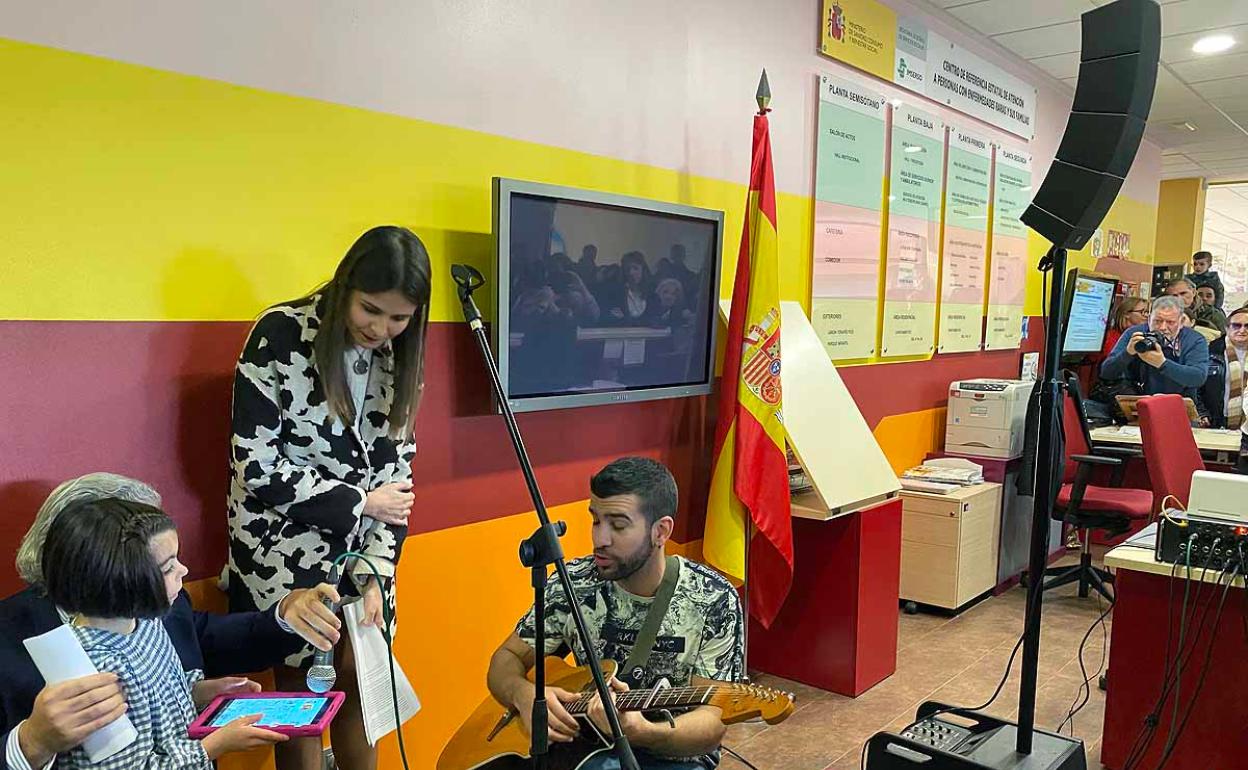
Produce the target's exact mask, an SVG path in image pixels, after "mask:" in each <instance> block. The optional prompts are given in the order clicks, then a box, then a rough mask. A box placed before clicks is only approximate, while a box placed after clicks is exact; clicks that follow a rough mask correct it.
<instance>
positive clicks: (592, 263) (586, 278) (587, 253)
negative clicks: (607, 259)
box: [576, 243, 598, 290]
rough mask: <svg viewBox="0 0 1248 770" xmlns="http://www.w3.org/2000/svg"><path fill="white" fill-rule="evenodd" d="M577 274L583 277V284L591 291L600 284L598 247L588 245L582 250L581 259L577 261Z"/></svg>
mask: <svg viewBox="0 0 1248 770" xmlns="http://www.w3.org/2000/svg"><path fill="white" fill-rule="evenodd" d="M576 274H577V275H579V276H580V277H581V282H582V283H584V284H585V285H586V286H588V287H589V288H590V289H591V290H592V289H594V288H595V285H596V284H597V283H598V247H597V246H595V245H594V244H592V243H590V244H586V245H585V247H584V248H583V249H581V258H580V259H578V260H577V261H576Z"/></svg>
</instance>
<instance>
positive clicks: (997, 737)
mask: <svg viewBox="0 0 1248 770" xmlns="http://www.w3.org/2000/svg"><path fill="white" fill-rule="evenodd" d="M927 715H931V716H927ZM1031 741H1032V744H1031V753H1030V754H1020V753H1019V752H1018V751H1017V746H1016V744H1017V742H1018V725H1016V724H1014V723H1013V722H1007V721H1005V720H1002V719H997V718H995V717H990V716H988V715H986V714H980V713H978V712H975V711H971V710H969V709H951V708H950V707H949V706H946V705H944V704H942V703H936V702H934V701H929V702H927V703H924V704H923V705H922V706H920V707H919V712H918V721H917V722H916V723H915V724H914V725H912V726H910V727H908V728H906V729H905V730H903V731H902V732H901V733H898V734H892V733H877V734H875V735H873V736H872V737H871V739H870V740H868V741H867V762H866V764H865V765H864V767H869V768H871V770H916V768H922V770H1087V767H1088V763H1087V758H1086V757H1085V756H1084V751H1083V742H1082V741H1080V740H1079V739H1078V738H1071V737H1069V736H1065V735H1058V734H1057V733H1051V732H1048V731H1047V730H1035V731H1033V732H1032V738H1031ZM946 747H947V748H946Z"/></svg>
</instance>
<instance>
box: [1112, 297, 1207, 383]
mask: <svg viewBox="0 0 1248 770" xmlns="http://www.w3.org/2000/svg"><path fill="white" fill-rule="evenodd" d="M1208 372H1209V343H1208V342H1206V341H1205V338H1204V337H1202V336H1201V335H1200V334H1199V333H1197V332H1195V331H1193V330H1192V329H1190V328H1186V327H1184V326H1183V300H1182V299H1180V298H1179V297H1174V296H1166V297H1159V298H1157V299H1156V300H1154V301H1153V307H1152V312H1151V313H1150V314H1149V318H1148V323H1147V324H1137V325H1135V326H1132V327H1131V328H1129V329H1127V330H1126V331H1124V332H1123V333H1122V338H1121V339H1120V340H1118V344H1117V345H1115V346H1114V349H1113V352H1111V353H1110V354H1109V358H1106V359H1105V362H1104V363H1103V364H1101V377H1103V378H1105V379H1117V378H1119V377H1124V376H1125V377H1127V378H1129V379H1130V380H1131V381H1132V382H1134V383H1136V384H1137V385H1138V386H1139V387H1140V392H1141V393H1142V394H1144V395H1146V396H1153V395H1157V394H1159V393H1178V394H1180V395H1182V396H1186V397H1187V398H1190V399H1192V401H1193V402H1196V401H1197V390H1198V389H1199V388H1200V386H1201V385H1203V384H1204V383H1205V377H1206V376H1207V375H1208Z"/></svg>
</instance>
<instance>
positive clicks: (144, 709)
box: [43, 498, 287, 770]
mask: <svg viewBox="0 0 1248 770" xmlns="http://www.w3.org/2000/svg"><path fill="white" fill-rule="evenodd" d="M186 574H187V569H186V567H184V566H183V565H182V563H181V562H180V561H179V560H178V533H177V529H176V528H175V527H174V524H173V520H172V519H170V518H169V517H168V516H166V515H165V512H164V511H162V510H160V509H159V508H154V507H152V506H150V505H144V504H143V503H130V502H126V501H124V500H118V499H116V498H106V499H104V500H96V501H92V502H83V503H74V504H72V505H70V506H69V507H68V508H66V510H65V512H64V515H62V516H59V517H57V519H56V521H54V522H52V526H50V527H48V536H47V540H45V541H44V545H43V589H44V591H45V592H46V593H47V596H48V599H50V600H51V601H52V603H53V604H54V605H55V606H56V609H57V613H58V614H59V615H60V617H61V619H62V620H63V621H64V622H66V623H68V624H69V625H70V627H71V628H72V629H73V633H74V636H75V637H76V638H77V640H78V643H79V644H80V645H82V648H83V650H85V651H86V653H87V657H88V658H90V659H91V663H92V664H94V666H95V667H96V669H98V670H99V671H100V673H103V674H112V675H113V676H115V677H116V678H117V681H118V682H119V683H120V684H121V686H122V691H123V692H124V693H125V697H126V700H125V706H126V710H127V711H128V712H129V714H128V716H129V721H130V723H131V725H133V726H134V731H135V733H136V734H137V737H136V738H135V740H134V741H133V742H131V743H130V744H129V745H127V746H124V747H122V748H120V749H119V750H118V751H117V753H115V754H113V755H112V756H110V757H107V758H104V759H100V760H98V761H93V760H92V759H91V758H90V757H89V756H88V755H87V751H86V749H84V748H82V747H77V748H72V749H70V750H69V751H67V752H65V753H64V754H61V755H60V756H58V757H57V759H56V766H57V767H58V768H67V769H72V770H77V769H78V768H105V770H121V768H149V770H192V769H194V770H212V767H213V762H214V761H216V760H217V758H219V757H220V756H221V755H222V754H225V753H228V752H232V751H245V750H247V749H250V748H255V747H259V746H266V745H272V744H274V743H280V742H282V741H285V740H287V737H286V736H284V735H282V734H281V733H275V732H272V731H270V730H265V729H263V728H259V727H256V726H255V723H256V722H258V721H259V720H260V716H259V715H255V716H251V717H240V718H239V719H236V720H234V721H232V722H230V723H229V724H227V725H226V726H225V727H222V728H221V729H219V730H216V731H214V732H213V733H212V734H211V735H209V736H208V737H206V738H204V739H203V740H202V741H201V740H196V739H193V738H191V737H189V736H188V735H187V728H188V727H190V724H191V722H192V721H193V720H194V719H195V715H196V713H197V712H198V709H200V708H203V707H204V706H206V705H208V703H210V702H211V701H212V699H213V698H215V697H216V696H217V695H220V694H221V693H223V692H228V691H230V690H244V691H250V692H258V691H259V690H260V686H259V685H258V684H256V683H255V682H251V681H249V680H243V681H242V682H241V683H240V682H238V681H236V680H205V679H204V672H203V671H201V670H199V669H189V670H188V669H185V668H183V666H182V661H181V660H180V659H179V658H178V656H177V654H176V653H175V652H174V649H173V642H172V641H171V640H170V638H169V632H168V631H166V630H165V625H164V623H162V622H161V618H162V617H163V616H164V615H165V614H166V613H167V612H168V611H169V609H170V607H171V606H172V604H173V602H174V601H176V600H177V598H178V596H179V595H180V594H181V593H182V578H183V577H185V576H186ZM240 685H241V686H240ZM117 700H118V701H120V698H118V699H117Z"/></svg>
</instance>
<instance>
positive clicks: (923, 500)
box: [900, 484, 1001, 609]
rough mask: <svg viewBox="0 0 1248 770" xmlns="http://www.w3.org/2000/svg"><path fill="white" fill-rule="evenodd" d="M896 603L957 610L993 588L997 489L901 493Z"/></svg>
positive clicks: (997, 532) (987, 486)
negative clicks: (899, 561) (899, 588)
mask: <svg viewBox="0 0 1248 770" xmlns="http://www.w3.org/2000/svg"><path fill="white" fill-rule="evenodd" d="M901 501H902V519H901V591H900V594H901V598H902V599H904V600H908V601H914V602H919V603H921V604H931V605H935V606H937V607H945V608H948V609H956V608H958V607H961V606H962V605H963V604H966V603H967V602H969V601H970V600H971V599H974V598H975V597H977V596H979V595H980V594H982V593H984V592H986V591H990V590H992V588H993V587H994V586H995V585H996V583H997V549H998V545H999V542H1000V538H1001V485H1000V484H976V485H974V486H970V487H963V488H961V489H957V490H954V491H953V492H950V493H948V494H944V495H940V494H931V493H927V492H911V491H908V490H903V491H902V492H901Z"/></svg>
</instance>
